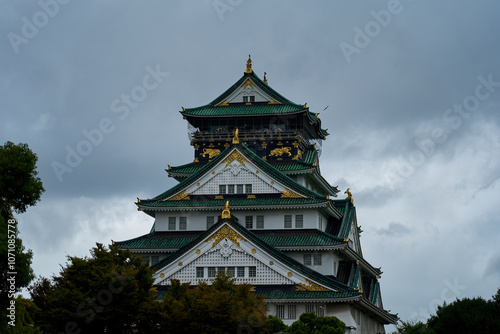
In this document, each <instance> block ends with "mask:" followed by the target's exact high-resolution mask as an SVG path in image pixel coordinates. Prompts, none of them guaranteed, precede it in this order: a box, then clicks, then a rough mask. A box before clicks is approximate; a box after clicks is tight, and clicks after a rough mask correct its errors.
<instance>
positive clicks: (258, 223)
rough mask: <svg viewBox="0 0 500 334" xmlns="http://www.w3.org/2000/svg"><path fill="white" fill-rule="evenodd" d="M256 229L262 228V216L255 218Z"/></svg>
mask: <svg viewBox="0 0 500 334" xmlns="http://www.w3.org/2000/svg"><path fill="white" fill-rule="evenodd" d="M256 219H257V228H264V216H257V217H256Z"/></svg>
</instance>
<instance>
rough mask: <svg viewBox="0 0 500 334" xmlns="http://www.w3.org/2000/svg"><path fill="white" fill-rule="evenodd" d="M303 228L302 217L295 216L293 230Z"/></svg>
mask: <svg viewBox="0 0 500 334" xmlns="http://www.w3.org/2000/svg"><path fill="white" fill-rule="evenodd" d="M303 227H304V216H303V215H295V228H303Z"/></svg>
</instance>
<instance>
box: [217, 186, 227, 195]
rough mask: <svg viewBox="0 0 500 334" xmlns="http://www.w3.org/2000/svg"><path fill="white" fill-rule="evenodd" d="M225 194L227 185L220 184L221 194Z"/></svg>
mask: <svg viewBox="0 0 500 334" xmlns="http://www.w3.org/2000/svg"><path fill="white" fill-rule="evenodd" d="M225 193H226V185H225V184H220V185H219V194H225Z"/></svg>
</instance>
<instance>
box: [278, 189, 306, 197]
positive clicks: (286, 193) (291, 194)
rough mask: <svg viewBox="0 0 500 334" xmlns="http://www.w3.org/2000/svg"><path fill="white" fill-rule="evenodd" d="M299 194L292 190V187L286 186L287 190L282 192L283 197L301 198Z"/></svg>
mask: <svg viewBox="0 0 500 334" xmlns="http://www.w3.org/2000/svg"><path fill="white" fill-rule="evenodd" d="M301 197H302V196H300V195H299V194H297V193H296V192H293V191H291V190H290V189H287V188H285V191H282V192H281V198H301Z"/></svg>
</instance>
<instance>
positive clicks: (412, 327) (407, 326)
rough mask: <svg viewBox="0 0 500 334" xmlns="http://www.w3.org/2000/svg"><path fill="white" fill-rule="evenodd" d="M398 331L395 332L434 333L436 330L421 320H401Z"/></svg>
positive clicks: (395, 333) (401, 333)
mask: <svg viewBox="0 0 500 334" xmlns="http://www.w3.org/2000/svg"><path fill="white" fill-rule="evenodd" d="M396 329H397V331H396V332H393V334H434V333H435V332H434V331H433V330H432V329H430V328H428V327H427V325H426V324H424V323H423V322H421V321H417V322H415V321H401V325H399V326H397V328H396Z"/></svg>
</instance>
